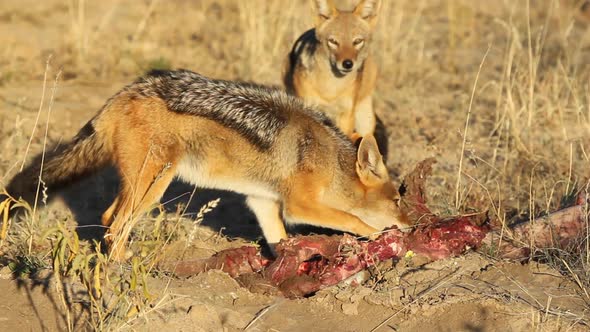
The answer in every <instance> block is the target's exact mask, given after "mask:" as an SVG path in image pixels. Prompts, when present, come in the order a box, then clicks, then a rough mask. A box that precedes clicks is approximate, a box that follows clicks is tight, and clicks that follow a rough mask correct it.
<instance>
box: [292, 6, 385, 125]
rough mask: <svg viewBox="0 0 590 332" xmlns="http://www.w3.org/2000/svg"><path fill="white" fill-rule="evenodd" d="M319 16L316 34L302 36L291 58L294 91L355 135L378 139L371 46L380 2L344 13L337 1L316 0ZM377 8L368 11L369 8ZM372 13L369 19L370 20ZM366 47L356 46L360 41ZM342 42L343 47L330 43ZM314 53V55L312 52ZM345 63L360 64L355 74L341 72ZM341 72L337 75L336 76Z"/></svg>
mask: <svg viewBox="0 0 590 332" xmlns="http://www.w3.org/2000/svg"><path fill="white" fill-rule="evenodd" d="M312 4H313V7H314V10H315V13H316V26H315V35H314V36H313V37H312V36H309V37H307V36H306V34H307V33H306V34H304V35H302V37H300V39H299V40H298V42H297V43H296V44H295V46H294V48H293V51H292V52H291V54H290V61H289V62H288V65H287V68H286V69H287V70H286V72H285V75H284V81H285V85H286V86H287V89H288V90H290V92H291V93H294V94H295V95H297V96H298V97H301V98H303V99H304V100H306V101H307V102H309V103H310V104H313V105H317V106H319V107H320V109H321V110H322V111H323V112H325V113H326V114H327V115H328V116H329V117H330V118H331V119H332V120H333V121H334V122H335V123H336V125H337V126H338V127H339V128H340V129H341V130H342V131H343V132H344V133H345V134H346V135H348V136H349V137H352V136H353V134H354V133H355V132H357V133H358V134H359V135H360V136H366V135H372V134H373V133H374V130H375V122H376V119H375V113H374V111H373V104H372V94H373V91H374V89H375V82H376V79H377V72H378V69H377V66H376V64H375V61H374V60H373V57H372V55H371V54H370V46H371V45H370V44H371V37H372V33H373V29H374V26H375V23H376V18H377V14H378V10H379V7H380V1H371V0H362V1H360V2H359V3H358V4H357V6H356V7H355V9H354V10H353V11H351V12H345V11H339V10H338V9H337V8H336V7H335V5H334V3H333V1H332V0H312ZM371 4H372V5H374V8H373V11H372V12H368V11H367V8H372V7H370V6H369V7H367V5H371ZM367 13H369V14H370V15H369V16H365V15H366V14H367ZM358 38H361V39H362V40H363V45H362V47H361V48H360V49H359V48H357V47H355V45H354V41H355V39H358ZM331 39H332V40H334V41H336V42H337V43H338V45H337V47H333V46H334V45H332V44H330V40H331ZM298 43H302V44H305V43H309V44H313V46H311V47H310V49H308V50H303V51H300V50H296V48H297V47H301V46H298ZM312 49H313V52H312V51H311V50H312ZM344 60H350V61H352V62H353V63H354V68H353V70H352V71H351V72H348V73H346V72H338V69H342V68H341V67H342V63H343V61H344ZM335 71H336V72H335Z"/></svg>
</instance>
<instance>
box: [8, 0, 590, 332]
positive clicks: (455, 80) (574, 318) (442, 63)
mask: <svg viewBox="0 0 590 332" xmlns="http://www.w3.org/2000/svg"><path fill="white" fill-rule="evenodd" d="M386 1H389V0H386ZM80 3H85V2H84V1H72V2H68V1H59V0H46V1H43V2H38V1H30V0H22V1H16V0H7V1H2V2H1V3H0V43H1V44H2V45H3V47H2V49H0V154H1V155H0V188H1V185H2V183H3V182H4V184H5V183H6V182H5V181H7V180H8V178H9V177H10V176H12V174H14V172H15V170H17V169H18V168H19V167H20V165H21V163H22V160H23V158H24V155H25V154H24V151H25V150H26V147H27V144H28V142H29V137H30V136H31V133H32V130H33V128H34V124H35V121H36V118H37V114H38V110H39V105H40V103H41V100H42V99H43V107H42V110H43V112H42V113H41V116H40V118H39V124H38V127H37V131H36V132H35V133H34V135H33V137H32V139H31V151H30V152H29V155H28V158H30V157H31V156H32V155H35V154H37V153H39V152H41V150H42V147H43V142H44V133H45V124H46V123H48V128H49V130H48V137H47V141H48V144H49V146H50V145H51V144H53V143H58V142H61V141H65V140H68V139H70V138H71V137H72V136H73V135H75V133H76V132H77V130H78V129H79V128H80V127H81V126H83V125H84V124H85V122H86V121H88V120H89V119H90V118H91V117H92V116H93V114H94V113H95V112H96V111H97V110H98V109H99V108H100V106H101V105H102V104H103V103H104V101H105V100H106V99H107V98H108V97H110V96H111V95H112V94H113V93H115V92H116V91H117V90H118V89H120V88H121V87H123V86H124V85H125V84H127V83H129V82H130V81H131V80H133V79H134V78H135V77H136V76H137V75H139V74H141V73H142V72H143V71H145V70H146V69H149V68H151V67H171V68H176V67H182V68H189V69H192V70H195V71H198V72H201V73H203V74H206V75H210V76H213V77H220V78H226V79H243V80H254V81H258V82H262V83H268V84H277V85H278V84H280V71H281V65H282V62H283V59H284V56H285V55H286V53H287V52H288V50H289V47H290V44H291V43H292V42H293V41H294V40H295V38H296V37H297V35H298V33H301V32H303V31H304V30H305V29H306V28H307V27H309V26H310V24H311V22H312V18H311V17H309V15H308V14H307V13H308V6H307V2H306V1H294V2H292V3H291V4H285V3H283V2H282V1H281V2H280V3H279V2H278V1H275V2H268V3H267V2H266V1H263V0H260V1H258V0H256V1H252V2H251V3H250V5H249V6H248V5H240V4H239V3H238V2H233V1H213V0H208V1H205V0H202V1H174V2H167V1H160V2H157V1H114V0H110V1H103V2H94V1H93V2H88V3H86V4H85V7H82V8H83V9H84V10H80V9H79V8H78V7H77V6H78V5H79V4H80ZM452 3H453V5H451V4H449V3H447V2H446V1H417V2H415V3H412V2H406V1H400V2H399V3H398V2H396V3H395V4H393V2H392V3H387V4H386V5H384V10H386V13H387V16H385V17H383V18H382V22H381V25H380V26H379V29H380V32H379V34H378V36H377V37H376V38H377V45H380V46H381V47H380V48H377V51H376V56H377V58H378V59H379V61H380V63H381V67H382V69H381V78H380V81H379V86H378V90H377V91H376V93H375V102H376V108H377V111H378V112H379V114H380V115H381V116H382V117H383V119H384V121H385V123H386V125H387V126H388V129H389V130H390V141H389V143H390V151H392V153H391V156H392V157H391V158H389V162H388V166H389V168H390V170H391V172H392V174H393V175H394V176H396V179H397V178H399V177H402V176H403V175H404V174H405V173H407V172H408V170H410V169H411V168H412V167H413V166H414V164H415V163H416V162H418V161H420V160H422V159H424V158H426V157H431V156H434V157H436V158H437V160H438V164H437V168H436V170H435V174H434V175H433V177H432V179H431V180H430V182H429V183H430V188H431V192H429V193H428V195H429V197H430V199H431V205H432V206H433V209H434V210H436V211H438V212H440V213H445V214H451V213H461V212H465V211H473V210H489V211H491V212H490V213H491V214H492V217H494V216H495V217H498V216H503V217H504V218H509V217H511V216H514V215H527V214H528V213H529V212H531V210H533V214H534V213H540V212H543V211H545V210H551V209H555V208H557V207H559V206H560V204H561V203H560V202H561V198H562V197H564V196H565V195H566V194H567V193H568V191H571V190H572V188H573V187H574V183H576V181H577V183H578V184H579V183H582V184H583V181H584V179H585V178H587V177H588V158H587V156H586V154H585V153H586V152H585V151H587V150H585V149H584V148H586V149H588V148H590V147H589V146H588V143H590V139H589V130H590V125H588V123H589V122H588V120H589V119H588V116H589V115H588V114H587V109H589V107H588V99H590V98H588V94H587V93H586V91H587V88H588V87H587V78H588V65H587V63H589V62H588V61H587V60H588V59H590V57H588V52H589V51H588V50H589V48H588V45H589V39H590V34H588V31H589V30H588V27H587V25H586V23H585V20H584V18H583V17H582V16H581V14H580V13H578V12H576V11H575V10H574V9H569V11H568V9H567V8H569V7H567V1H561V2H559V1H532V2H531V6H532V7H533V8H532V10H531V13H532V14H531V17H532V18H531V20H532V22H533V23H532V24H531V26H532V28H531V30H532V32H531V34H532V36H533V37H532V40H533V44H534V45H536V46H535V47H537V46H538V45H539V44H538V43H537V41H538V40H541V39H540V38H544V39H543V42H544V44H543V46H544V48H543V51H544V53H543V56H541V57H540V60H539V61H538V68H537V70H538V72H537V74H536V76H535V78H534V80H537V81H536V82H537V83H536V84H535V88H534V89H533V90H534V99H532V104H531V103H530V102H529V101H530V100H528V99H527V96H529V90H528V87H527V86H526V85H525V83H526V82H527V81H529V79H530V73H531V71H530V70H529V67H528V65H527V59H529V53H528V50H527V39H526V35H527V25H526V24H525V23H526V20H525V19H523V17H526V15H525V13H524V12H523V10H524V9H523V8H524V6H518V5H514V4H509V3H508V2H505V3H504V2H502V3H501V4H498V5H497V6H490V5H485V4H483V2H481V3H480V2H476V3H475V4H473V3H471V2H470V1H456V2H455V1H454V2H452ZM72 4H73V5H72ZM547 13H549V14H547ZM281 15H283V16H282V17H281ZM523 22H524V23H523ZM544 24H545V25H544ZM543 26H545V27H547V30H543ZM544 31H545V32H544ZM547 31H549V32H547ZM488 47H489V52H488V54H487V57H486V58H485V61H484V66H482V71H481V75H480V78H479V83H478V88H477V89H476V90H475V91H476V92H477V93H476V95H475V99H474V103H473V107H472V113H470V116H471V120H470V122H469V123H470V126H469V133H468V134H467V136H464V135H465V131H464V130H465V128H464V127H465V120H466V115H467V111H468V109H469V102H470V97H471V93H472V89H473V85H474V81H475V77H476V74H477V72H478V67H479V65H480V63H481V61H482V59H484V55H485V54H486V50H488ZM535 47H533V49H534V50H535V52H532V53H534V54H532V55H531V56H536V50H538V49H539V48H538V47H537V48H535ZM511 54H512V57H511ZM48 58H50V65H49V70H47V71H45V66H46V62H47V60H48ZM508 62H510V64H509V65H507V63H508ZM507 68H512V70H513V72H512V73H508V72H509V71H507ZM44 73H45V74H46V75H47V78H46V80H45V81H44ZM58 73H59V75H60V76H59V79H58V83H57V89H56V90H55V92H53V90H52V89H51V88H52V86H53V85H54V80H55V78H56V75H58ZM507 73H508V74H507ZM527 75H528V76H527ZM44 82H46V83H44ZM44 84H46V88H45V90H44V89H43V86H44ZM531 109H534V112H533V111H531ZM49 110H50V111H51V114H50V115H49V116H48V111H49ZM529 114H531V116H529ZM529 119H530V120H531V121H530V123H529V124H528V125H527V124H526V123H527V121H528V120H529ZM464 137H465V140H464ZM462 144H465V149H464V151H463V154H462V150H461V146H462ZM461 156H464V163H463V164H462V165H463V166H462V167H463V169H462V171H463V172H464V174H466V175H465V176H464V177H462V182H461V183H460V184H459V186H458V187H459V191H460V202H459V203H460V204H459V208H458V209H457V208H456V207H455V206H456V197H457V196H456V189H457V186H456V185H457V183H456V179H457V174H458V165H459V160H460V159H461ZM470 179H473V180H470ZM116 185H117V179H116V176H115V175H114V174H113V171H112V170H106V171H105V172H103V173H102V174H100V175H99V176H96V177H94V178H92V179H89V180H87V181H85V182H84V183H81V184H79V185H77V186H75V187H74V188H72V189H70V190H68V191H66V192H64V193H63V194H62V195H61V196H60V197H58V198H57V199H56V200H54V201H53V202H52V203H51V204H49V206H48V207H43V208H42V209H41V218H40V219H39V221H38V224H37V226H35V227H38V228H39V229H40V230H42V229H47V228H49V227H52V225H53V224H55V222H56V220H60V221H64V222H65V223H66V224H67V225H69V226H71V228H72V229H76V230H77V232H78V235H79V236H80V238H81V239H83V240H84V241H91V240H92V239H97V238H99V237H100V234H101V233H100V229H97V227H92V226H93V225H97V223H98V218H99V216H100V214H101V213H102V211H103V210H104V209H105V208H106V207H107V206H108V205H109V204H110V201H111V200H112V198H113V197H114V195H115V193H116ZM192 190H193V188H192V187H190V186H187V185H185V184H182V183H179V182H178V183H174V184H173V186H172V187H171V188H170V189H169V190H168V192H167V194H166V195H165V197H164V198H163V199H162V202H167V203H166V204H165V208H166V211H168V215H170V216H171V217H169V219H167V220H168V222H169V223H170V224H173V223H175V222H177V223H178V224H179V225H181V228H182V230H183V231H182V232H178V234H177V235H175V237H174V239H173V240H174V241H176V242H178V243H181V246H182V243H185V242H186V241H185V238H186V234H187V233H190V231H191V229H193V228H195V227H196V229H198V230H197V232H196V233H197V235H198V236H197V237H196V239H195V240H194V241H193V242H192V243H191V244H189V245H186V247H187V248H189V249H188V251H187V252H189V253H190V255H192V256H191V257H201V256H203V257H205V256H207V255H211V254H213V253H215V252H217V251H219V250H222V249H225V248H228V247H234V246H240V245H242V244H245V243H250V242H252V241H257V240H259V239H260V238H261V234H260V230H259V229H258V227H257V225H256V222H255V220H254V218H253V216H252V214H251V213H250V212H248V211H247V210H246V209H244V208H243V206H242V204H241V200H242V199H241V197H239V196H236V195H231V194H228V193H220V192H198V193H197V195H196V196H195V197H194V199H193V200H192V201H191V202H190V205H189V208H188V209H187V212H188V213H187V214H185V217H186V218H183V220H181V221H177V218H176V219H175V218H174V217H173V216H174V215H175V214H176V213H175V211H177V209H178V208H177V206H178V203H179V202H187V201H188V197H189V195H190V193H191V192H192ZM217 197H221V202H220V205H219V206H218V207H217V208H215V209H214V210H213V211H212V212H210V213H209V214H207V215H206V216H205V218H204V220H203V221H202V223H201V224H200V225H199V226H193V224H192V223H191V220H192V219H194V217H195V215H196V214H197V212H198V211H199V209H200V207H201V206H203V205H204V204H206V203H207V202H209V201H211V200H213V199H215V198H217ZM191 218H192V219H191ZM152 222H153V218H146V220H144V221H143V222H142V223H141V224H140V225H139V226H138V228H139V229H140V230H139V231H137V233H138V234H142V232H143V230H144V229H146V230H150V227H151V224H152ZM174 225H176V224H174ZM76 226H78V228H76ZM80 226H91V227H80ZM25 229H26V228H25V227H24V226H23V227H20V226H15V225H13V227H12V229H11V233H10V236H9V238H8V241H7V242H5V243H4V247H2V248H0V250H1V252H2V254H3V256H4V258H3V259H2V260H0V264H2V265H5V264H7V262H8V261H10V259H11V258H12V257H14V256H15V255H17V254H18V253H21V252H22V251H23V249H22V248H23V246H24V245H23V243H22V242H19V241H21V240H22V237H19V236H20V235H22V233H23V232H25ZM308 231H309V230H305V229H304V230H302V229H296V230H294V232H308ZM313 231H318V230H313ZM139 237H140V236H138V239H137V240H136V241H137V243H141V239H140V238H139ZM39 241H40V243H41V242H42V241H41V240H39ZM174 241H173V242H174ZM43 248H45V247H43V245H42V244H39V254H38V255H37V256H40V257H42V258H43V259H48V257H49V256H50V255H49V254H48V251H46V252H45V253H44V252H43V250H45V249H43ZM166 248H168V246H166ZM190 255H189V256H190ZM576 272H577V270H576ZM372 273H373V275H372V277H371V278H370V280H369V281H368V282H367V283H366V284H363V285H361V286H359V287H351V286H346V285H340V286H334V287H331V288H328V289H324V290H322V291H320V292H319V293H317V294H316V295H314V296H312V297H310V298H306V299H300V300H286V299H284V298H280V297H271V296H267V295H261V294H255V293H251V292H249V291H248V290H246V289H244V288H241V287H240V286H239V285H238V284H237V283H236V281H234V280H233V279H232V278H230V277H229V276H228V275H226V274H224V273H221V272H218V271H210V272H207V273H203V274H201V275H198V276H194V277H192V278H189V279H177V278H174V277H171V276H168V275H166V274H162V273H157V271H154V273H150V274H149V279H148V281H147V284H148V289H149V292H150V294H151V297H150V298H151V299H150V300H149V301H147V302H148V305H147V306H146V307H145V308H143V309H142V310H141V313H140V314H139V315H136V316H130V317H127V318H122V319H120V320H118V321H116V322H111V323H110V325H108V326H103V329H105V330H119V329H123V330H139V331H237V330H241V329H244V328H245V327H248V330H249V331H305V330H307V331H371V330H373V329H375V328H377V329H376V330H377V331H499V330H502V331H504V330H505V331H523V330H528V331H537V330H541V331H557V330H559V331H577V330H579V331H583V330H587V328H588V326H587V325H585V324H588V322H589V319H588V315H589V313H588V310H589V305H588V303H590V298H589V297H588V294H587V293H585V292H587V291H588V290H587V288H584V283H583V282H579V280H578V282H576V279H575V277H573V274H568V273H563V271H561V270H559V269H556V268H555V265H554V264H551V261H549V260H544V263H542V262H529V263H526V264H521V263H519V262H507V261H500V260H496V259H494V258H491V257H487V256H485V255H483V254H481V253H469V254H467V255H465V256H463V257H458V258H453V259H447V260H444V261H438V262H434V263H425V262H421V261H420V259H419V258H416V259H413V260H409V261H406V260H402V261H400V262H397V263H396V264H393V262H387V263H384V264H382V265H380V266H378V267H377V268H376V269H374V270H373V271H372ZM576 275H578V274H576ZM70 283H71V285H70ZM65 287H66V288H68V289H69V290H70V292H72V294H77V293H76V292H77V290H78V289H79V285H78V284H77V283H76V282H75V280H71V281H68V282H66V284H65ZM0 289H1V290H2V292H0V303H1V308H2V310H0V325H1V326H3V329H5V330H14V331H21V330H32V331H56V330H63V329H65V328H66V321H67V317H66V315H65V310H64V309H63V305H62V302H61V299H60V297H59V292H57V291H56V289H55V283H54V280H53V279H52V275H51V273H49V272H47V271H46V273H41V274H40V275H39V276H36V277H32V278H25V279H17V280H14V279H13V278H12V274H11V272H10V269H9V268H8V267H7V266H4V267H3V268H2V269H1V270H0ZM76 299H79V301H77V300H76ZM70 302H71V303H72V304H71V306H72V307H74V309H75V310H74V312H82V313H81V314H80V315H79V316H75V317H74V321H75V322H76V326H77V328H78V329H91V326H92V324H89V323H88V320H89V319H90V318H89V317H88V315H87V314H84V313H83V308H84V306H85V305H87V303H86V300H84V295H83V294H78V295H76V296H73V297H72V298H71V299H70Z"/></svg>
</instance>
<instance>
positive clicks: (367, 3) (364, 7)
mask: <svg viewBox="0 0 590 332" xmlns="http://www.w3.org/2000/svg"><path fill="white" fill-rule="evenodd" d="M380 8H381V0H362V1H361V2H360V3H359V4H358V5H357V6H356V7H355V8H354V14H355V15H357V16H358V17H360V18H362V19H363V20H365V21H367V23H369V24H370V25H371V27H373V26H374V25H375V23H377V14H379V9H380Z"/></svg>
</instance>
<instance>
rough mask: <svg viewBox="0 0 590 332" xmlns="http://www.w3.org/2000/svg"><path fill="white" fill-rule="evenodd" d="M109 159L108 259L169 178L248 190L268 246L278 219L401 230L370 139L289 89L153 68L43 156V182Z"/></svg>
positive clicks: (28, 195)
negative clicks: (346, 130)
mask: <svg viewBox="0 0 590 332" xmlns="http://www.w3.org/2000/svg"><path fill="white" fill-rule="evenodd" d="M107 165H114V166H115V167H116V169H117V170H118V173H119V175H120V180H121V182H120V188H119V195H118V196H117V197H116V199H115V201H114V202H113V203H112V205H111V206H110V207H109V208H108V209H107V210H106V211H105V212H104V214H103V216H102V224H103V225H105V226H107V227H109V229H108V231H107V234H106V236H105V240H106V242H107V244H108V245H109V252H110V254H111V257H113V258H115V259H123V258H124V257H125V254H126V250H125V246H126V241H127V238H128V236H129V231H130V229H131V228H132V227H133V225H134V223H135V221H136V220H137V217H138V216H139V215H140V214H141V213H142V212H146V210H147V209H149V207H150V206H152V204H154V203H156V202H157V201H158V200H159V199H160V197H161V196H162V194H163V193H164V190H165V189H166V188H167V187H168V185H169V184H170V182H171V181H172V179H173V178H174V177H175V176H178V177H180V178H181V179H184V180H186V181H188V182H190V183H193V184H195V185H198V186H200V187H204V188H217V189H224V190H232V191H235V192H238V193H242V194H244V195H246V196H247V198H246V202H247V204H248V206H249V207H250V208H251V209H252V211H253V212H254V213H255V215H256V217H257V219H258V222H259V224H260V227H261V228H262V231H263V234H264V236H265V238H266V239H267V241H268V242H269V243H270V244H273V243H276V242H278V241H279V240H281V239H283V238H286V236H287V234H286V232H285V227H284V223H283V220H285V221H286V222H293V223H305V224H311V225H317V226H321V227H327V228H332V229H337V230H342V231H347V232H351V233H354V234H358V235H363V236H367V235H370V234H372V233H374V232H377V231H379V230H382V229H383V228H385V227H389V226H392V225H398V226H400V227H406V226H409V225H408V222H407V221H406V218H405V216H404V215H403V214H402V213H401V212H400V209H399V208H398V200H399V194H398V192H397V190H396V188H395V187H394V185H393V184H392V183H391V182H390V179H389V175H388V173H387V171H386V169H385V166H384V164H383V161H382V159H381V155H380V154H379V151H378V150H377V146H376V143H375V139H374V138H373V136H371V135H367V136H366V137H364V138H363V140H362V142H361V143H360V146H359V148H358V150H357V149H356V148H355V147H354V146H353V144H352V143H351V141H350V140H349V139H348V138H347V137H346V136H344V135H343V134H342V133H341V132H340V130H338V129H337V128H336V127H334V126H333V124H332V122H331V121H330V120H329V119H328V118H326V117H325V116H324V115H323V114H321V113H319V112H316V111H314V110H312V109H310V108H308V107H306V106H304V105H303V104H302V102H301V101H300V100H299V99H297V98H295V97H291V96H288V95H287V94H285V93H284V92H281V91H279V90H275V89H271V88H267V87H263V86H258V85H254V84H249V83H237V82H230V81H222V80H212V79H209V78H206V77H204V76H201V75H199V74H196V73H193V72H190V71H184V70H180V71H154V72H151V73H149V74H148V75H146V76H144V77H142V78H140V79H138V80H137V81H135V82H134V83H132V84H130V85H128V86H127V87H125V88H124V89H122V90H121V91H120V92H118V93H117V94H115V95H114V96H113V97H112V98H110V99H109V100H108V101H107V103H106V104H105V105H104V106H103V107H102V109H101V110H100V111H99V112H98V114H97V115H96V116H94V118H93V119H92V120H90V121H89V122H88V123H87V124H86V125H85V126H84V127H83V128H82V129H81V130H80V132H79V133H78V134H77V136H76V137H75V138H74V139H73V140H72V142H70V143H68V144H65V145H64V146H62V147H61V148H60V149H59V151H58V152H57V153H56V154H55V155H53V156H48V157H46V160H45V163H44V165H43V171H42V180H43V182H44V185H45V186H47V187H48V189H49V190H54V189H59V188H60V187H63V186H64V185H67V184H69V183H71V182H73V181H76V180H78V179H81V178H84V177H87V176H88V175H90V174H91V173H94V172H95V171H97V170H99V169H101V168H103V167H104V166H107ZM39 171H40V165H39V164H38V163H33V164H31V165H30V166H28V167H27V168H26V169H25V170H24V171H23V172H22V173H19V174H17V175H16V176H15V177H14V179H12V181H11V182H10V183H9V185H8V187H7V191H8V193H10V194H11V196H13V197H16V198H18V197H19V196H20V197H23V198H25V199H27V200H29V201H31V200H32V198H33V194H34V192H35V188H36V181H35V179H37V176H38V174H39Z"/></svg>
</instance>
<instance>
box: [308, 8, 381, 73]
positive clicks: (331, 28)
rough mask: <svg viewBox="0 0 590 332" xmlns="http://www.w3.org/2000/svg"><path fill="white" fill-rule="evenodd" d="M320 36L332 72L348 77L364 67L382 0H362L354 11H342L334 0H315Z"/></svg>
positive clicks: (319, 39) (318, 35)
mask: <svg viewBox="0 0 590 332" xmlns="http://www.w3.org/2000/svg"><path fill="white" fill-rule="evenodd" d="M312 5H313V7H314V10H315V13H316V14H317V18H316V26H315V30H316V37H317V39H318V41H319V42H320V43H321V47H322V48H323V49H324V51H325V52H326V54H328V57H329V61H330V66H331V69H332V72H334V74H336V75H337V76H344V75H346V74H348V73H350V72H352V71H354V70H358V69H359V68H362V66H363V63H364V61H365V59H366V58H367V56H368V55H369V45H370V43H371V35H372V32H373V29H374V27H375V24H376V23H377V14H378V12H379V7H380V6H381V0H361V1H360V2H359V3H358V4H357V5H356V7H355V8H354V10H353V11H352V12H345V11H339V10H338V9H337V8H336V7H335V6H334V3H333V0H312Z"/></svg>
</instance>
